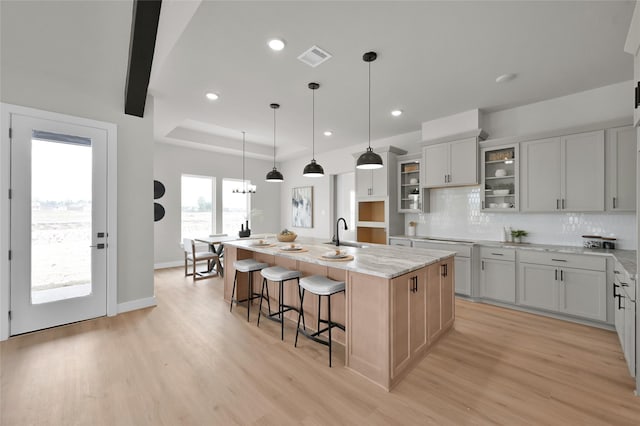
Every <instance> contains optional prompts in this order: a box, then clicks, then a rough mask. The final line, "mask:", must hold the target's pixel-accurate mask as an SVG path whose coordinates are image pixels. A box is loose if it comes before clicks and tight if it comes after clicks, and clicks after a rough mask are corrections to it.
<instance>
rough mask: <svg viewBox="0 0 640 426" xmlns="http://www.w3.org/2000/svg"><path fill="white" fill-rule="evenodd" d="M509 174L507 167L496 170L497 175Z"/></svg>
mask: <svg viewBox="0 0 640 426" xmlns="http://www.w3.org/2000/svg"><path fill="white" fill-rule="evenodd" d="M506 175H507V171H506V170H505V169H498V170H496V177H504V176H506Z"/></svg>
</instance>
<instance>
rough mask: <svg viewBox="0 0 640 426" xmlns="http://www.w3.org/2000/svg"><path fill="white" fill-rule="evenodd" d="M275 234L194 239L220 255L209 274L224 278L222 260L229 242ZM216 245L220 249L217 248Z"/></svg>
mask: <svg viewBox="0 0 640 426" xmlns="http://www.w3.org/2000/svg"><path fill="white" fill-rule="evenodd" d="M274 235H275V234H256V235H252V236H250V237H242V238H241V237H236V236H229V235H227V234H214V235H209V236H208V237H200V238H194V239H195V240H196V241H197V242H199V243H205V244H208V245H209V251H210V252H212V253H216V254H217V255H218V262H213V264H212V265H211V269H209V271H208V272H209V274H213V273H214V272H216V273H219V274H220V276H221V277H224V265H223V263H222V258H223V257H224V243H227V242H229V241H237V240H254V239H259V238H268V237H271V236H274ZM216 245H218V247H217V248H216Z"/></svg>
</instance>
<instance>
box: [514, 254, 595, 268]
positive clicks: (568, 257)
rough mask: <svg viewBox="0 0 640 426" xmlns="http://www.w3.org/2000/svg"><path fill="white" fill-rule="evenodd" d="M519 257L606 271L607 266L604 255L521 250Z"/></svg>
mask: <svg viewBox="0 0 640 426" xmlns="http://www.w3.org/2000/svg"><path fill="white" fill-rule="evenodd" d="M519 257H520V262H525V263H535V264H538V265H552V266H558V267H567V268H578V269H591V270H594V271H604V270H606V267H607V260H606V259H605V257H604V256H590V255H580V254H566V253H554V252H546V251H544V252H542V251H533V250H519Z"/></svg>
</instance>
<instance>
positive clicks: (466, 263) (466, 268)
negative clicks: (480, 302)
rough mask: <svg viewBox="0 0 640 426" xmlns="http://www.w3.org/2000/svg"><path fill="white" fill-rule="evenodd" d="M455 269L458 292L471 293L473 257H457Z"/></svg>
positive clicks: (468, 294) (467, 294)
mask: <svg viewBox="0 0 640 426" xmlns="http://www.w3.org/2000/svg"><path fill="white" fill-rule="evenodd" d="M454 263H455V271H456V278H455V283H456V293H458V294H464V295H466V296H470V295H471V258H469V257H460V256H457V255H456V257H455V260H454Z"/></svg>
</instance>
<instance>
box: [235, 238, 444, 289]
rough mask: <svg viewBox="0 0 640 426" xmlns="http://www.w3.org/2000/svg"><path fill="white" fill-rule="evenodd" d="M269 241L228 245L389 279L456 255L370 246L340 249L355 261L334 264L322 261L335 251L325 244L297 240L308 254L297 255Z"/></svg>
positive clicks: (321, 241) (301, 239) (333, 247)
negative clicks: (261, 245) (323, 256)
mask: <svg viewBox="0 0 640 426" xmlns="http://www.w3.org/2000/svg"><path fill="white" fill-rule="evenodd" d="M266 241H268V242H275V244H276V246H273V247H257V246H254V245H253V244H255V243H256V241H255V240H236V241H229V242H226V243H225V245H230V246H234V247H237V248H241V249H245V250H250V251H254V252H257V253H265V254H269V255H276V256H281V257H286V258H289V259H295V260H300V261H302V262H308V263H314V264H317V265H323V266H329V267H331V268H337V269H345V270H348V271H354V272H359V273H361V274H366V275H374V276H377V277H382V278H387V279H390V278H395V277H398V276H400V275H404V274H406V273H409V272H411V271H415V270H417V269H420V268H423V267H425V266H428V265H431V264H433V263H437V262H439V261H440V260H442V259H445V258H447V257H450V256H453V255H455V252H452V251H444V250H430V249H422V248H412V247H400V246H388V245H381V244H370V245H368V247H363V248H357V247H346V246H340V250H341V251H343V252H345V253H348V254H350V255H352V256H353V260H351V261H346V262H332V261H327V260H323V259H321V258H320V256H322V255H323V254H325V253H328V252H333V251H334V250H335V249H336V247H335V246H333V245H328V244H323V240H321V239H317V238H298V239H297V240H296V241H295V243H296V244H300V245H301V246H302V247H304V248H306V249H308V250H309V251H307V252H298V253H293V252H286V251H282V250H280V247H287V246H288V245H289V243H280V242H278V241H275V240H274V239H266Z"/></svg>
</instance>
